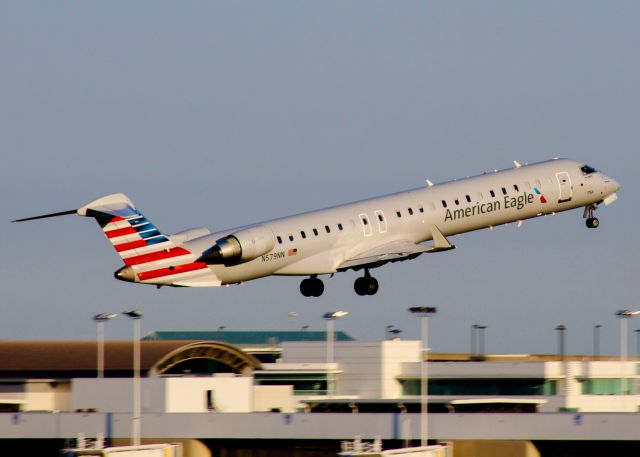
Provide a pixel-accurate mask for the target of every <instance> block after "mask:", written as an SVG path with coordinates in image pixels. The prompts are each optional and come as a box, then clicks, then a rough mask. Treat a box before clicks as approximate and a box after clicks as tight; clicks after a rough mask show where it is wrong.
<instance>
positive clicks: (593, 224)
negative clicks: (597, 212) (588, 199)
mask: <svg viewBox="0 0 640 457" xmlns="http://www.w3.org/2000/svg"><path fill="white" fill-rule="evenodd" d="M599 225H600V221H599V220H598V218H597V217H589V218H587V227H589V228H597V227H598V226H599Z"/></svg>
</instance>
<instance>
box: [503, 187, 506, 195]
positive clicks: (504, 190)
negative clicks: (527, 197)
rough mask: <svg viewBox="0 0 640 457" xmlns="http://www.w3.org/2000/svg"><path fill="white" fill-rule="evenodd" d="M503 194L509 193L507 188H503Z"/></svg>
mask: <svg viewBox="0 0 640 457" xmlns="http://www.w3.org/2000/svg"><path fill="white" fill-rule="evenodd" d="M502 195H507V189H505V188H504V187H503V188H502Z"/></svg>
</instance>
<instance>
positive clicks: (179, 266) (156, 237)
mask: <svg viewBox="0 0 640 457" xmlns="http://www.w3.org/2000/svg"><path fill="white" fill-rule="evenodd" d="M77 214H78V215H80V216H86V217H93V218H95V219H96V221H98V224H100V227H101V228H102V230H103V231H104V234H105V235H106V237H107V239H108V240H109V241H110V242H111V244H112V245H113V247H114V249H115V250H116V252H117V253H118V255H120V257H121V258H122V260H123V262H124V264H125V266H124V267H123V268H121V269H120V270H118V271H117V272H116V278H118V279H122V280H125V281H131V282H140V283H147V284H157V285H175V286H198V285H206V286H211V285H219V283H220V282H219V281H217V278H216V277H215V275H214V273H213V272H212V271H211V270H210V269H209V267H208V266H207V264H205V263H204V262H198V261H197V258H198V256H196V255H195V254H193V253H192V252H191V251H189V250H187V249H185V248H183V247H181V246H179V245H176V243H174V242H173V241H172V240H171V238H170V237H168V236H167V235H164V234H163V233H162V232H160V230H158V228H157V227H156V226H155V225H154V224H153V223H152V222H151V221H150V220H149V219H147V218H146V217H145V216H144V215H142V213H140V211H138V210H137V209H136V207H135V206H134V204H133V202H132V201H131V200H130V199H129V198H128V197H127V196H126V195H124V194H113V195H108V196H106V197H102V198H99V199H97V200H94V201H92V202H91V203H88V204H87V205H85V206H83V207H82V208H80V209H78V210H77Z"/></svg>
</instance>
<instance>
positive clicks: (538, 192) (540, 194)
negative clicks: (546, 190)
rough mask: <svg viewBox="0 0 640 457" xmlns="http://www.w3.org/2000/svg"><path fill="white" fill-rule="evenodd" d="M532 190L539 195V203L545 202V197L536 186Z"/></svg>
mask: <svg viewBox="0 0 640 457" xmlns="http://www.w3.org/2000/svg"><path fill="white" fill-rule="evenodd" d="M533 191H534V192H535V193H536V194H537V195H539V196H540V203H547V199H546V198H544V194H543V193H542V192H540V189H538V188H537V187H534V188H533Z"/></svg>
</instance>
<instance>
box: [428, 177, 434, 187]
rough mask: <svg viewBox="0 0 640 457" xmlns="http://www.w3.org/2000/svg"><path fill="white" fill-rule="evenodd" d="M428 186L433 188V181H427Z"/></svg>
mask: <svg viewBox="0 0 640 457" xmlns="http://www.w3.org/2000/svg"><path fill="white" fill-rule="evenodd" d="M427 186H429V187H433V183H432V182H431V180H430V179H427Z"/></svg>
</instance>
